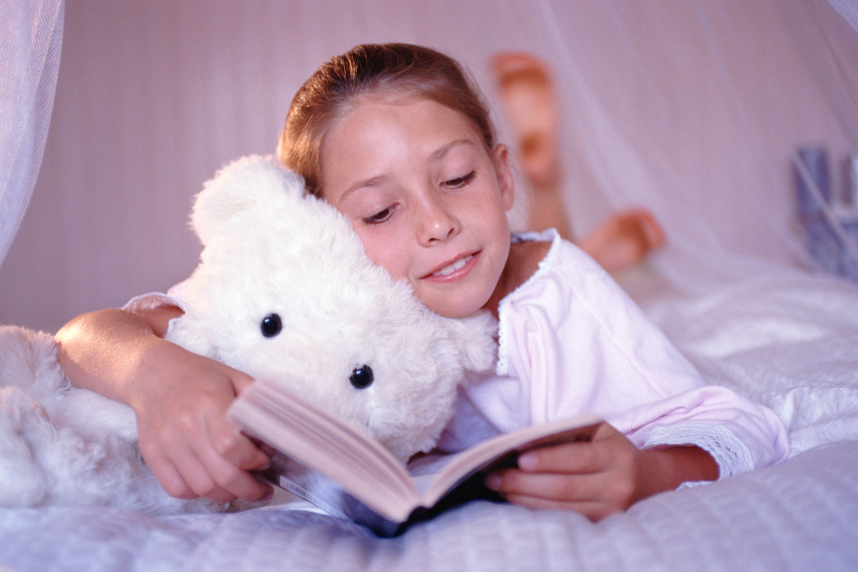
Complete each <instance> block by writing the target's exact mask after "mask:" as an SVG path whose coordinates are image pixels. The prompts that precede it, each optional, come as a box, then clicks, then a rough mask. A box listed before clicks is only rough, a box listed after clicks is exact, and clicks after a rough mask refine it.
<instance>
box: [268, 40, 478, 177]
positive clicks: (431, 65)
mask: <svg viewBox="0 0 858 572" xmlns="http://www.w3.org/2000/svg"><path fill="white" fill-rule="evenodd" d="M383 89H389V90H392V91H396V92H402V93H404V94H413V95H416V96H420V97H425V98H428V99H431V100H433V101H435V102H437V103H440V104H442V105H445V106H447V107H449V108H451V109H454V110H456V111H459V112H461V113H463V114H464V115H465V116H466V117H467V118H468V120H469V121H471V123H472V124H473V126H474V127H475V128H476V130H477V132H478V133H479V134H480V137H481V138H482V140H483V143H485V145H486V148H487V149H488V150H489V151H491V150H492V149H493V148H494V146H495V131H494V126H493V125H492V123H491V120H490V119H489V114H488V111H487V109H486V106H485V105H484V104H483V102H482V100H481V99H480V95H479V92H478V90H477V89H476V87H475V86H474V85H473V84H472V83H471V82H470V81H469V80H468V78H467V76H466V75H465V72H464V71H463V70H462V67H461V66H460V65H459V64H458V63H457V62H456V61H455V60H454V59H452V58H450V57H449V56H446V55H444V54H442V53H440V52H437V51H435V50H432V49H430V48H425V47H421V46H415V45H410V44H364V45H360V46H357V47H355V48H353V49H352V50H350V51H349V52H346V53H345V54H343V55H340V56H336V57H334V58H332V59H331V60H330V61H329V62H327V63H326V64H324V65H322V67H320V68H319V69H318V70H317V71H316V73H314V74H313V75H312V76H310V79H308V80H307V81H306V82H305V83H304V85H302V86H301V88H300V89H299V90H298V92H297V93H296V94H295V97H294V98H293V99H292V104H291V105H290V107H289V113H288V114H287V116H286V125H285V126H284V128H283V132H282V134H281V136H280V143H279V145H278V147H277V155H278V156H279V158H280V161H281V162H282V163H283V164H284V165H286V167H288V168H290V169H292V170H293V171H295V172H296V173H298V174H299V175H301V176H303V177H304V180H305V181H306V184H307V190H308V192H310V193H312V194H319V192H320V191H321V184H322V181H321V166H320V164H319V153H320V149H321V147H322V141H323V139H324V136H325V133H326V130H327V128H328V126H329V125H330V123H331V121H333V120H335V119H337V118H339V117H342V116H343V115H344V114H345V113H346V112H347V111H348V110H349V109H350V106H351V105H352V104H353V102H354V101H355V100H356V99H357V98H358V97H359V96H361V95H364V94H370V93H375V92H377V91H380V90H383Z"/></svg>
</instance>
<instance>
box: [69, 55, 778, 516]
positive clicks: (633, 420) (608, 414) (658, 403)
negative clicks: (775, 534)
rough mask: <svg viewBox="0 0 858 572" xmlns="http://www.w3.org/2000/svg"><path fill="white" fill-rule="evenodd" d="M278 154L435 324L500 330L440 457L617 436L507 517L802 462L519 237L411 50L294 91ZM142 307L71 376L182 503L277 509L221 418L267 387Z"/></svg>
mask: <svg viewBox="0 0 858 572" xmlns="http://www.w3.org/2000/svg"><path fill="white" fill-rule="evenodd" d="M278 153H279V155H280V158H281V160H282V161H283V162H284V163H285V164H286V165H287V166H288V167H290V168H292V169H293V170H295V171H297V172H298V173H300V174H301V175H303V176H304V177H305V179H306V182H307V186H308V189H309V190H310V192H312V193H314V194H316V195H318V196H319V197H321V198H322V199H324V200H326V201H329V202H330V203H331V204H333V205H334V206H335V207H336V208H337V209H338V210H340V211H341V212H342V213H343V214H344V215H345V216H346V217H347V218H348V219H349V221H350V222H351V224H352V226H353V228H354V229H355V231H356V232H357V234H358V235H359V237H360V239H361V241H362V243H363V245H364V247H365V249H366V251H367V253H368V255H369V256H370V258H371V259H372V260H373V261H374V262H375V263H377V264H379V265H381V266H383V267H384V268H385V269H387V270H388V271H389V272H390V273H391V275H393V276H394V277H395V278H396V279H399V280H404V281H406V282H408V283H409V284H410V285H411V286H412V287H413V289H414V291H415V293H416V295H417V296H418V298H419V299H420V300H421V301H422V302H423V303H424V304H426V305H427V306H428V307H429V308H431V309H432V310H433V311H435V312H438V313H439V314H442V315H444V316H447V317H462V316H466V315H468V314H471V313H472V312H476V311H478V310H480V309H486V310H489V311H491V312H492V313H494V315H495V316H496V317H498V318H499V320H500V340H499V341H500V351H499V359H498V364H497V368H496V372H494V373H493V374H491V375H485V376H482V378H481V379H478V380H474V383H472V384H470V385H469V386H468V389H467V390H466V391H463V392H462V394H461V396H460V400H459V403H458V406H457V412H456V416H455V418H454V420H453V422H451V424H450V426H449V427H448V428H447V430H446V431H445V434H444V436H443V437H442V440H441V443H440V445H441V446H442V447H444V448H446V449H451V450H454V449H459V448H462V447H466V446H468V445H470V444H472V443H473V442H475V441H478V440H481V439H483V438H485V437H488V436H491V435H493V434H497V433H498V432H504V431H509V430H512V429H515V428H518V427H521V426H524V425H528V424H533V423H541V422H545V421H548V420H550V419H552V418H557V417H558V416H564V415H565V416H568V415H572V414H575V413H578V412H581V411H585V410H586V411H592V412H595V413H598V414H600V415H602V416H603V417H604V418H605V419H607V420H608V423H605V424H603V425H602V426H601V427H600V429H599V431H598V432H597V434H596V437H595V439H594V441H593V442H592V443H575V444H567V445H560V446H553V447H546V448H544V449H541V450H537V451H533V452H530V453H528V454H525V455H522V456H521V458H520V460H519V465H518V467H517V468H514V469H508V470H505V471H501V472H498V473H495V474H492V475H490V476H489V477H488V479H487V484H488V485H489V486H490V487H491V488H493V489H495V490H497V491H498V492H500V493H501V494H503V495H504V496H505V497H506V498H507V499H509V500H510V501H512V502H516V503H519V504H522V505H525V506H530V507H546V508H565V509H570V510H575V511H579V512H581V513H583V514H585V515H587V516H588V517H590V518H592V519H599V518H602V517H604V516H606V515H609V514H611V513H614V512H617V511H621V510H624V509H626V508H627V507H628V506H630V505H631V504H632V503H634V502H636V501H637V500H639V499H642V498H645V497H647V496H650V495H652V494H654V493H656V492H659V491H663V490H669V489H672V488H676V487H677V486H679V485H681V484H683V483H687V482H694V481H704V480H715V479H717V478H719V477H725V476H729V475H731V474H735V473H737V472H741V471H746V470H750V469H752V468H755V467H759V466H764V465H767V464H771V463H774V462H778V461H780V460H782V459H783V458H784V457H785V456H786V437H785V432H784V429H783V427H782V425H781V424H780V422H779V421H778V420H777V418H776V417H775V416H774V414H773V413H772V412H770V411H769V410H767V409H765V408H763V407H761V406H758V405H755V404H752V403H750V402H748V401H746V400H744V399H742V398H740V397H739V396H737V395H735V394H733V393H731V392H729V391H727V390H726V389H723V388H716V387H706V386H704V384H703V383H702V380H701V379H700V376H699V375H698V374H697V372H696V371H695V370H694V369H693V368H692V367H691V366H690V364H689V363H688V362H687V361H685V360H684V359H683V358H682V357H681V356H680V355H679V353H678V352H677V351H676V350H675V349H674V348H673V347H672V346H671V345H670V343H669V342H668V341H667V340H666V338H665V337H664V336H663V334H661V332H660V331H658V329H657V328H655V326H653V325H652V324H651V323H650V322H648V321H647V320H646V319H645V317H644V316H643V315H642V313H641V312H640V310H639V309H637V308H636V307H635V306H634V304H632V303H631V302H630V301H629V299H628V298H627V297H626V296H625V295H624V294H623V292H622V291H621V290H620V289H619V288H618V287H617V286H616V284H615V283H613V282H612V281H611V280H610V278H609V277H608V276H607V274H606V273H605V272H604V271H603V270H602V269H601V268H600V267H599V266H598V265H597V264H595V263H594V262H593V261H592V260H591V259H590V258H589V257H587V256H586V255H585V254H583V253H582V252H581V251H580V250H579V249H577V248H576V247H575V246H573V245H572V244H571V243H568V242H565V241H563V240H562V239H560V238H559V237H558V236H557V235H556V233H554V232H552V231H549V232H547V233H544V234H542V235H526V236H517V237H513V239H512V240H510V232H509V228H508V225H507V219H506V211H507V210H508V209H509V208H511V206H512V204H513V199H514V188H513V180H512V176H511V174H510V168H509V164H508V155H507V150H506V148H505V147H504V146H503V145H496V144H495V141H494V132H493V129H492V125H491V123H490V121H489V119H488V114H487V112H486V110H485V108H484V107H483V105H482V104H481V102H480V100H479V98H478V96H477V95H476V94H475V93H474V91H473V90H472V89H471V87H470V85H469V84H468V82H467V80H466V79H465V76H464V75H463V73H462V71H461V69H460V68H459V66H458V65H457V64H456V63H455V62H454V61H453V60H451V59H450V58H448V57H447V56H444V55H442V54H440V53H438V52H435V51H433V50H430V49H426V48H421V47H417V46H410V45H402V44H394V45H366V46H359V47H357V48H355V49H354V50H352V51H350V52H349V53H347V54H344V55H343V56H339V57H336V58H334V59H333V60H331V61H330V62H328V63H327V64H325V65H324V66H322V67H321V68H320V69H319V70H318V71H317V72H316V73H315V74H314V75H313V76H312V77H311V78H310V79H309V80H308V81H307V82H306V83H305V85H304V86H303V87H302V88H301V89H300V90H299V91H298V93H297V94H296V95H295V98H294V99H293V101H292V106H291V108H290V111H289V114H288V117H287V121H286V127H285V129H284V132H283V135H282V137H281V141H280V146H279V149H278ZM144 300H146V301H147V303H141V302H140V301H132V303H131V304H130V305H129V306H127V307H126V309H125V310H104V311H100V312H95V313H93V314H88V315H84V316H80V317H78V318H77V319H75V320H73V321H72V322H70V323H69V324H68V325H67V326H65V327H64V328H63V329H62V330H61V331H60V332H58V334H57V340H58V341H59V343H60V360H61V362H62V364H63V366H64V367H65V368H66V372H67V374H68V375H69V377H70V379H71V380H72V382H73V383H75V384H76V385H80V386H84V387H89V388H91V389H95V390H96V391H99V392H101V393H103V394H105V395H107V396H109V397H112V398H114V399H118V400H120V401H124V402H125V403H128V404H129V405H130V406H131V407H132V408H133V409H134V410H135V412H136V414H137V419H138V427H139V430H140V448H141V452H142V454H143V456H144V458H145V459H146V461H147V463H149V465H150V467H151V468H152V470H153V472H154V473H155V475H156V476H157V477H158V479H159V481H160V482H161V484H162V485H163V486H164V488H165V489H166V490H167V491H168V492H169V493H171V494H173V495H175V496H179V497H192V496H196V495H204V496H207V497H209V498H211V499H213V500H217V501H226V500H231V499H233V498H235V497H241V498H245V499H258V498H261V497H264V496H265V495H266V494H268V493H269V490H268V489H267V488H266V487H265V485H262V484H261V483H259V482H258V481H256V480H255V479H254V478H253V477H252V476H251V475H250V474H249V473H248V471H251V470H255V469H260V468H263V467H264V466H265V465H266V464H267V462H268V459H267V457H266V456H265V455H264V454H263V453H261V452H260V451H259V450H258V449H256V447H254V445H253V444H252V443H251V442H250V441H249V440H247V439H246V438H245V437H243V436H242V435H241V434H240V433H239V431H238V430H237V429H236V428H234V427H233V426H231V425H230V424H229V423H228V422H227V421H226V420H225V419H224V416H223V412H224V411H225V409H226V408H227V406H228V405H229V403H230V401H231V400H232V398H233V397H234V395H235V393H236V392H238V391H241V389H242V388H243V387H245V386H246V385H247V384H248V383H250V381H251V380H250V379H249V378H248V377H247V376H246V375H244V374H242V373H241V372H237V371H235V370H232V369H230V368H228V367H226V366H224V365H222V364H219V363H217V362H212V361H210V360H207V359H205V358H202V357H200V356H196V355H193V354H189V353H188V352H185V351H184V350H182V349H181V348H178V347H177V346H174V345H172V344H170V343H168V342H166V341H164V340H163V339H162V338H161V336H163V334H164V333H165V332H166V330H167V328H168V327H169V321H170V320H171V319H173V318H176V317H179V316H180V315H181V314H182V311H181V309H180V308H181V300H180V299H173V298H168V297H164V296H161V297H156V298H154V303H153V302H152V300H153V298H152V297H147V298H145V299H144ZM115 356H121V357H119V358H117V357H115Z"/></svg>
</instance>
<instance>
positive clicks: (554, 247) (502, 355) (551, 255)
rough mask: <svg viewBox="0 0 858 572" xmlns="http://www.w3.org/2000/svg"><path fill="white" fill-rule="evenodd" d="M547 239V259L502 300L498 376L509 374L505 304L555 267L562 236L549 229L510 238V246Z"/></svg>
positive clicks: (514, 235)
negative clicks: (548, 241)
mask: <svg viewBox="0 0 858 572" xmlns="http://www.w3.org/2000/svg"><path fill="white" fill-rule="evenodd" d="M546 239H550V240H551V248H549V249H548V254H546V255H545V258H543V259H542V260H540V261H539V266H538V267H537V269H536V272H534V273H533V275H532V276H531V277H530V278H528V279H527V280H525V281H524V284H522V285H521V286H519V287H518V288H516V289H515V290H514V291H513V292H511V293H509V294H507V296H506V297H505V298H504V299H503V300H501V301H500V304H499V305H498V363H497V366H495V374H496V375H500V376H506V375H508V372H509V348H508V344H507V341H506V330H507V327H506V324H508V321H507V318H506V314H507V308H508V306H509V304H505V303H504V302H506V301H507V300H509V299H510V297H511V296H513V295H514V294H515V293H516V292H519V291H521V290H522V289H523V288H526V287H527V285H528V284H530V283H531V282H532V281H533V280H534V279H536V278H537V277H538V276H539V275H540V274H542V273H543V272H545V271H546V270H545V269H546V268H551V267H552V266H554V259H555V258H557V256H558V254H557V253H558V252H559V250H560V235H559V234H558V233H557V231H556V230H554V229H553V228H552V229H548V230H546V231H545V232H522V233H515V234H513V235H512V236H511V237H510V244H519V243H522V242H527V241H534V240H537V241H547V240H546Z"/></svg>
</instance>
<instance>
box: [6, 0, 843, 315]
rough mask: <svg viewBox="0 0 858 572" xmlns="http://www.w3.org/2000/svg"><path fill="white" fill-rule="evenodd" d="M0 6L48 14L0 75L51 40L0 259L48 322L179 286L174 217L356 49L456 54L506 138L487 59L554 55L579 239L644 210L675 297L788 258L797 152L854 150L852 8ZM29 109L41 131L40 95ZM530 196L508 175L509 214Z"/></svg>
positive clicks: (547, 3)
mask: <svg viewBox="0 0 858 572" xmlns="http://www.w3.org/2000/svg"><path fill="white" fill-rule="evenodd" d="M0 1H2V2H4V4H2V6H3V9H4V10H5V11H9V10H11V9H12V8H13V7H14V9H15V10H16V11H15V12H13V13H14V14H18V13H19V12H18V11H17V10H18V7H19V6H25V5H26V6H29V7H30V9H31V10H32V14H35V15H37V16H38V15H41V14H47V16H51V15H52V16H53V18H51V17H46V18H44V19H40V18H39V17H36V18H34V19H32V20H27V22H28V24H27V25H30V24H32V22H36V24H38V23H39V22H43V21H44V22H47V23H48V25H47V27H44V28H43V27H42V26H41V25H35V27H34V28H33V30H38V31H39V33H38V34H35V35H34V36H33V37H32V41H31V44H30V45H31V46H32V47H33V49H34V51H35V52H38V51H39V50H42V52H40V53H43V59H41V60H40V59H39V58H38V57H33V58H32V59H30V60H26V59H25V60H22V59H20V56H19V55H17V54H19V53H21V52H20V46H21V45H22V44H20V43H19V44H14V45H13V44H8V45H7V44H5V43H4V45H3V49H4V53H3V55H2V58H3V59H2V61H3V62H4V63H3V65H4V66H8V69H18V68H22V69H26V70H28V71H29V72H31V76H30V77H38V78H43V81H41V80H40V82H39V83H36V84H32V85H31V86H30V88H28V89H30V90H31V91H32V90H36V91H37V92H38V90H39V89H41V90H42V91H41V92H38V93H42V94H46V93H48V92H50V91H51V89H49V88H51V85H50V83H51V82H50V81H49V80H50V78H51V73H50V72H51V70H52V69H54V68H53V67H51V66H55V65H56V62H57V61H58V59H57V57H56V52H55V51H51V46H53V47H54V48H56V46H57V45H58V42H59V36H58V34H59V33H60V32H62V33H63V35H64V39H63V53H62V66H61V68H60V72H59V79H58V81H57V95H56V101H55V105H54V112H53V117H52V120H51V131H50V135H49V137H48V141H47V145H46V148H45V154H44V161H43V164H42V168H41V173H40V175H39V179H38V182H37V184H36V187H35V192H34V194H33V198H32V201H31V204H30V207H29V209H28V212H27V216H26V218H25V219H24V221H23V223H22V224H21V228H20V232H19V233H18V236H17V238H16V240H15V242H14V244H13V246H12V248H11V250H10V251H9V254H8V256H7V257H6V260H5V262H4V263H3V265H2V267H0V323H16V324H22V325H28V326H31V327H36V328H43V329H47V330H51V331H53V330H56V329H57V328H58V327H59V326H61V325H62V324H63V323H64V322H65V321H67V320H68V319H70V318H71V317H73V316H74V315H76V314H78V313H81V312H85V311H89V310H94V309H97V308H103V307H108V306H117V305H121V304H123V303H124V302H125V301H126V300H127V299H128V298H130V297H131V296H133V295H135V294H139V293H142V292H146V291H149V290H163V289H165V288H168V287H169V286H170V285H171V284H173V283H175V282H177V281H179V280H181V279H182V278H184V277H186V276H187V275H188V274H189V273H190V272H191V271H192V269H193V268H194V266H195V265H196V261H197V257H198V254H199V249H200V247H199V244H198V243H197V241H196V239H195V237H194V236H193V235H192V234H191V233H190V232H189V231H188V229H187V225H186V221H187V217H188V214H189V210H190V205H191V200H192V197H193V195H194V194H195V193H196V192H198V191H199V190H200V188H201V185H202V182H203V181H204V180H205V179H207V178H208V177H210V176H211V175H212V174H213V173H214V171H215V170H216V169H217V168H218V167H220V166H221V165H222V164H223V163H224V162H226V161H229V160H231V159H233V158H235V157H238V156H240V155H244V154H248V153H270V152H273V150H274V147H275V143H276V139H277V135H278V131H279V129H280V127H281V125H282V122H283V118H284V117H285V113H286V110H287V108H288V104H289V100H290V99H291V96H292V94H293V93H294V91H295V90H296V89H297V88H298V87H299V86H300V84H301V83H302V82H303V81H304V80H305V79H306V78H307V76H309V74H310V73H312V71H313V70H314V69H315V68H316V67H317V66H318V65H319V64H321V63H322V62H323V61H325V60H327V59H328V58H329V57H331V56H332V55H334V54H337V53H341V52H343V51H345V50H347V49H349V48H351V47H352V46H353V45H355V44H358V43H363V42H386V41H404V42H414V43H421V44H426V45H429V46H432V47H435V48H438V49H440V50H442V51H445V52H447V53H449V54H451V55H453V56H454V57H456V58H458V59H459V60H460V61H462V62H463V63H464V64H465V65H466V66H467V67H468V68H469V69H470V70H471V72H472V73H473V75H474V76H475V78H476V79H477V81H478V82H479V84H480V85H481V87H482V89H483V92H484V94H485V96H486V98H487V99H488V100H489V102H490V103H491V104H492V106H493V108H494V110H495V118H496V121H497V123H498V126H499V127H500V131H501V134H500V135H501V139H502V140H506V141H507V142H511V140H510V137H509V131H510V130H509V129H507V126H506V122H505V120H504V118H503V116H501V115H500V113H499V112H500V106H499V105H497V102H496V99H497V95H496V93H495V86H494V84H493V80H492V76H491V74H490V72H489V61H490V58H491V56H492V55H493V54H494V53H496V52H499V51H510V50H515V51H528V52H531V53H533V54H535V55H537V56H539V57H541V58H542V59H544V60H546V61H547V62H549V63H550V64H551V65H552V66H553V69H554V74H555V77H556V80H557V83H558V87H559V91H560V105H561V120H560V128H561V134H562V139H561V143H562V144H561V156H562V161H563V172H564V176H565V200H566V204H567V208H568V210H569V215H570V218H571V220H572V223H573V225H572V226H573V230H574V231H575V232H576V234H579V235H580V234H583V233H585V232H587V231H589V230H591V229H592V228H594V227H595V225H596V224H598V222H600V221H601V220H602V219H604V217H605V216H607V215H608V213H610V212H611V211H613V210H616V209H619V208H622V207H628V206H636V205H640V206H645V207H648V208H650V209H651V210H652V211H653V212H654V213H655V214H656V216H657V217H658V218H659V219H660V220H661V221H662V222H663V224H664V226H665V228H666V230H667V233H668V240H669V244H668V247H667V249H665V250H664V251H663V252H662V253H661V254H659V255H658V256H656V257H655V259H654V264H655V266H656V267H657V268H658V269H659V270H660V271H661V272H662V273H663V275H664V276H666V277H667V278H668V279H669V280H670V281H671V282H672V283H673V284H674V285H676V286H678V287H681V288H682V289H684V290H688V291H705V290H708V289H712V288H718V287H723V285H724V284H725V283H732V282H733V281H736V280H740V279H741V280H744V279H747V278H748V277H753V276H783V275H789V276H791V275H793V274H795V273H796V272H798V270H797V269H800V268H803V267H804V265H805V263H806V260H805V255H804V250H803V246H802V245H801V242H800V240H799V239H798V238H797V237H796V234H795V232H794V228H793V220H794V219H793V196H792V195H793V182H792V170H791V167H790V158H791V156H792V153H793V152H794V151H795V149H796V148H797V147H798V146H800V145H805V144H809V143H812V144H824V145H825V146H826V147H827V148H828V149H829V151H830V155H831V157H832V159H836V160H837V161H840V159H841V158H842V157H843V156H844V155H845V154H846V153H848V152H850V151H856V150H858V58H856V57H855V54H857V53H858V31H856V28H855V26H856V22H858V17H856V11H855V5H854V3H853V2H851V0H830V2H829V0H652V1H641V0H571V1H570V0H467V1H465V0H436V1H434V2H425V1H423V0H384V1H379V2H351V3H343V2H341V1H339V0H312V1H310V0H290V1H289V2H282V1H279V0H247V1H242V2H234V1H233V0H183V1H182V2H174V1H172V0H128V1H123V2H115V1H112V0H70V1H69V2H68V3H67V4H66V6H65V22H64V28H63V17H62V12H61V6H62V4H61V3H60V2H58V1H54V2H48V1H47V0H46V1H45V2H30V3H29V4H27V3H23V4H22V3H20V2H14V3H13V2H12V1H11V0H0ZM52 10H53V11H52ZM8 21H15V22H19V21H17V20H8ZM6 22H7V20H6V19H4V23H3V26H4V35H3V40H2V41H3V42H6V41H7V40H6V37H7V35H6V30H7V29H8V30H14V31H16V34H18V37H23V36H20V34H21V33H22V30H24V29H25V28H26V27H25V26H22V25H21V24H20V22H19V23H18V24H15V25H14V26H13V25H9V24H7V23H6ZM51 23H52V24H53V26H52V27H51V26H50V24H51ZM13 35H14V34H13ZM16 45H17V46H18V48H15V47H14V46H16ZM13 49H18V50H19V51H18V52H15V51H12V52H10V50H13ZM35 52H34V53H35ZM10 54H11V55H10ZM44 54H53V56H52V57H49V58H46V59H44ZM7 62H8V63H7ZM26 62H30V63H26ZM39 65H41V66H42V68H41V69H42V71H38V66H39ZM4 69H5V68H4ZM36 72H38V73H36ZM13 75H14V74H13ZM10 77H11V76H10V75H9V74H7V73H4V74H3V76H2V78H0V81H2V82H3V88H2V89H4V91H3V114H4V115H3V137H4V140H3V161H4V162H3V166H2V167H3V168H2V174H3V177H7V174H9V173H11V174H12V175H11V176H12V177H13V178H15V179H16V180H29V179H31V178H32V177H33V176H34V174H35V172H37V170H38V164H39V157H38V153H37V151H38V149H39V144H38V140H39V134H40V133H41V134H42V136H43V131H40V130H39V128H33V130H32V131H27V130H26V129H25V130H23V131H19V130H17V129H16V128H15V127H12V128H10V127H9V123H8V120H7V116H6V113H7V112H6V110H7V104H6V102H7V97H8V96H7V93H8V92H7V91H5V90H6V89H7V87H6V86H8V85H9V82H10V79H9V78H10ZM16 89H17V88H16ZM20 89H22V90H23V91H26V89H24V88H20ZM16 101H17V100H16ZM33 101H34V102H36V105H35V107H34V109H36V110H37V113H36V115H35V117H36V118H37V120H36V123H35V124H36V125H40V126H41V128H44V126H45V125H46V118H47V113H48V112H49V111H50V105H45V104H46V103H49V98H47V97H46V96H45V95H36V96H34V97H33V98H32V99H31V102H33ZM28 117H29V116H28ZM18 121H19V123H18V124H21V125H26V123H20V122H21V121H23V120H21V119H19V120H18ZM18 124H14V123H13V124H12V125H18ZM22 134H23V137H24V141H25V142H26V143H27V145H25V146H24V147H23V149H25V150H29V151H26V154H25V155H23V157H24V159H22V161H23V164H21V163H17V164H16V165H17V166H16V167H14V168H12V167H7V163H6V161H7V159H6V157H7V156H8V155H7V149H9V148H11V147H9V145H10V144H9V143H7V139H8V138H9V137H11V136H13V135H17V136H19V137H20V136H22ZM13 144H14V141H13ZM835 167H837V165H835ZM834 173H835V175H838V177H836V178H837V179H838V180H837V182H836V184H838V185H840V184H843V182H842V179H843V177H841V176H839V174H840V169H839V167H837V168H835V169H834ZM3 184H4V185H6V183H5V180H4V182H3ZM16 188H19V189H21V188H23V189H26V185H24V186H23V187H21V186H18V187H16ZM3 192H4V195H3V203H2V208H3V211H2V212H3V217H2V222H3V225H4V226H3V229H2V230H3V235H2V237H0V238H2V239H3V240H4V241H5V240H8V237H9V236H11V233H12V232H14V228H12V229H11V230H9V229H10V228H11V227H8V226H7V223H6V220H7V213H11V218H14V219H15V220H17V218H16V217H17V216H19V214H20V213H21V212H23V209H24V206H25V205H26V198H24V202H23V203H22V202H21V199H20V197H21V196H24V197H26V194H27V193H26V192H24V193H23V195H22V194H21V193H20V192H17V193H16V197H18V198H17V199H10V198H8V197H7V195H6V193H7V191H6V186H4V187H3ZM526 194H527V193H526V189H524V188H523V185H522V188H521V189H520V195H522V197H523V199H522V200H521V201H520V204H522V205H524V206H525V207H526ZM13 201H14V202H13ZM521 220H522V216H521V214H520V213H519V214H518V215H516V217H515V221H516V224H519V225H520V224H521V223H520V221H521Z"/></svg>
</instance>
